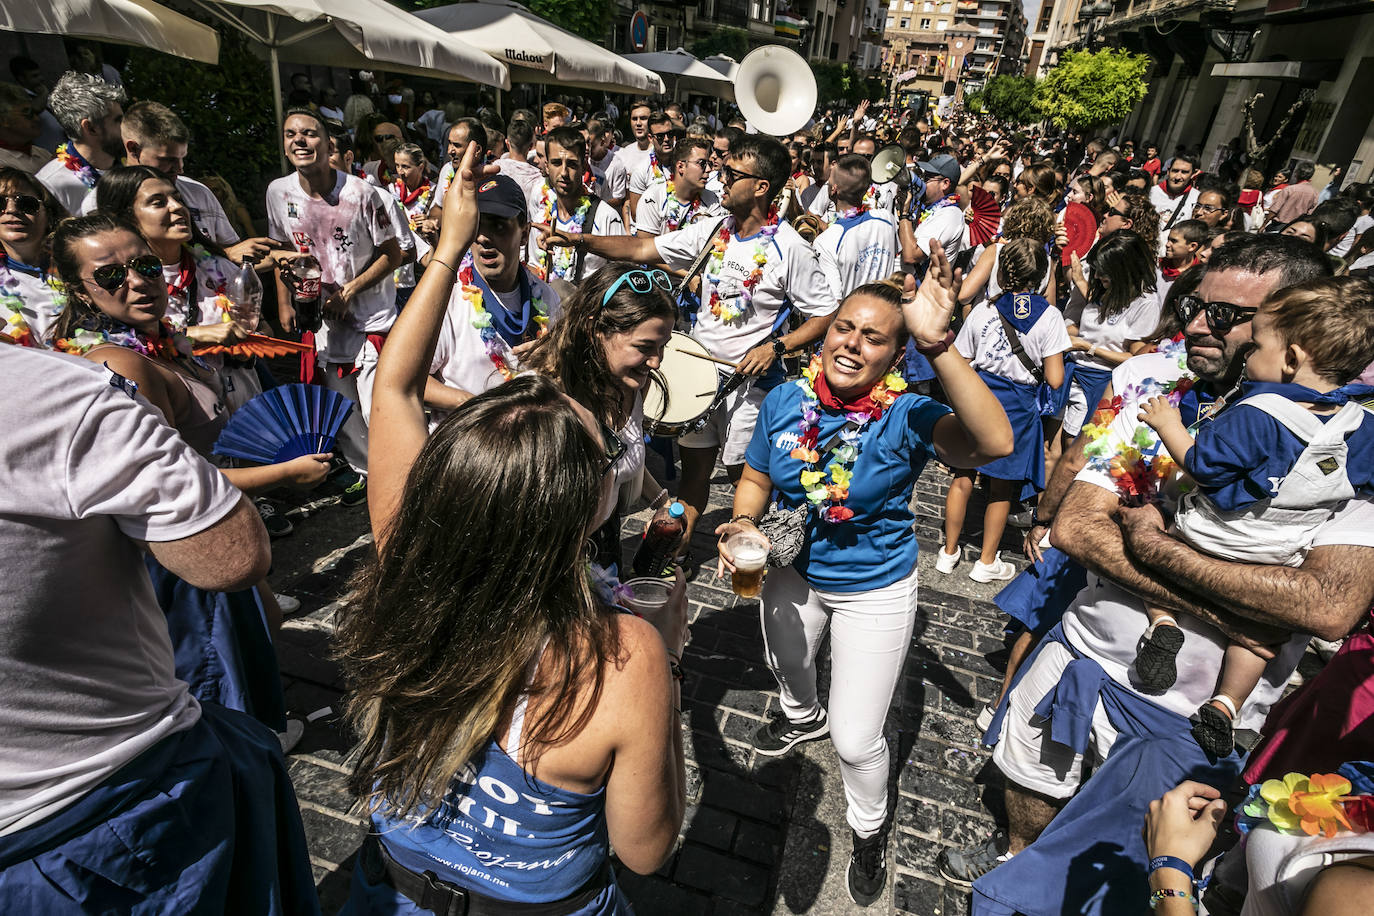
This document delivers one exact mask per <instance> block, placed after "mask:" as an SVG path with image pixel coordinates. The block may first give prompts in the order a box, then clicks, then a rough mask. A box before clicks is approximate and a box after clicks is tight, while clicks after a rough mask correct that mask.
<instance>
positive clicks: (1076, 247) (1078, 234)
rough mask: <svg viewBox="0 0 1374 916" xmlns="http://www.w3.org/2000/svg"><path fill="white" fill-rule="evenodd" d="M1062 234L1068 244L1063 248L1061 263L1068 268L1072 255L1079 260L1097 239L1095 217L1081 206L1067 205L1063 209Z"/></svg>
mask: <svg viewBox="0 0 1374 916" xmlns="http://www.w3.org/2000/svg"><path fill="white" fill-rule="evenodd" d="M1064 232H1065V234H1067V235H1068V237H1069V242H1068V244H1067V245H1065V246H1064V253H1063V263H1064V266H1065V267H1068V266H1069V264H1071V263H1072V262H1073V256H1074V255H1078V256H1079V257H1080V258H1081V257H1083V256H1084V255H1085V254H1087V253H1088V249H1089V248H1091V247H1093V242H1094V241H1096V239H1097V217H1095V216H1093V211H1091V210H1089V209H1088V208H1087V207H1085V206H1083V205H1082V204H1069V205H1068V206H1067V207H1065V208H1064Z"/></svg>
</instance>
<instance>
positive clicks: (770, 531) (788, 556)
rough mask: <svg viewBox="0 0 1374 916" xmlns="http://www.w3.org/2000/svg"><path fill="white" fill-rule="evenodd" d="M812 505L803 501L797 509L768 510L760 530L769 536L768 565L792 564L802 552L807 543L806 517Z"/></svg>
mask: <svg viewBox="0 0 1374 916" xmlns="http://www.w3.org/2000/svg"><path fill="white" fill-rule="evenodd" d="M810 512H811V507H810V506H809V505H807V504H806V503H802V504H801V505H800V506H798V507H797V508H795V509H779V508H778V507H777V506H774V507H773V508H771V509H769V510H768V514H766V515H765V516H764V517H763V519H762V520H761V521H760V522H759V531H760V532H762V533H763V536H764V537H766V538H768V543H769V545H771V546H770V547H769V548H768V565H769V566H774V567H778V568H781V567H784V566H791V565H792V561H793V560H795V559H797V554H799V553H801V549H802V545H803V544H805V543H806V518H807V516H808V515H809V514H810Z"/></svg>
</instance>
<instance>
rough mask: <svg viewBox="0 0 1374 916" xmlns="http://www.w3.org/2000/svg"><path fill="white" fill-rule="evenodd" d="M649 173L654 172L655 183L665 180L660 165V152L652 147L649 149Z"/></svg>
mask: <svg viewBox="0 0 1374 916" xmlns="http://www.w3.org/2000/svg"><path fill="white" fill-rule="evenodd" d="M649 171H650V172H653V175H654V181H662V180H663V169H662V168H660V167H659V164H658V151H657V150H655V149H654V148H653V147H652V146H651V147H649Z"/></svg>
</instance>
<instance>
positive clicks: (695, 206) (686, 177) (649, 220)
mask: <svg viewBox="0 0 1374 916" xmlns="http://www.w3.org/2000/svg"><path fill="white" fill-rule="evenodd" d="M710 157H711V144H710V143H709V142H707V141H706V140H705V139H703V138H701V137H689V138H688V139H686V140H684V141H682V142H681V143H679V144H678V145H677V148H676V149H675V150H673V156H672V164H671V165H670V166H668V167H669V168H670V169H671V174H672V181H671V182H668V181H665V182H662V183H660V184H654V185H651V186H650V187H649V189H648V190H647V191H645V192H644V196H643V197H641V198H640V199H639V209H638V210H637V211H636V212H635V232H634V234H635V235H662V234H663V233H665V232H676V231H677V230H678V229H685V228H686V227H688V226H690V225H692V224H693V223H695V222H697V221H698V220H702V219H712V218H714V217H717V216H719V214H720V212H721V210H720V198H719V197H717V196H716V195H715V194H714V193H712V192H711V191H709V190H707V189H706V169H707V167H708V164H709V162H710ZM670 187H671V188H672V190H671V191H670V190H668V189H669V188H670Z"/></svg>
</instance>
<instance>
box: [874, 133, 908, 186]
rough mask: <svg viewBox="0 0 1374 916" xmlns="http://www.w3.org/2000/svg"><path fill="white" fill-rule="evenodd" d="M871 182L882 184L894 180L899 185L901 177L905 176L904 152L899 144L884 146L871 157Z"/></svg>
mask: <svg viewBox="0 0 1374 916" xmlns="http://www.w3.org/2000/svg"><path fill="white" fill-rule="evenodd" d="M872 168H873V181H874V183H876V184H882V183H883V182H885V181H893V180H894V179H895V180H897V181H898V183H899V184H900V180H901V176H903V175H905V174H906V150H905V149H903V148H902V147H901V146H900V145H899V144H896V143H893V144H892V145H891V146H884V147H883V148H882V149H880V150H878V155H876V156H874V157H873V163H872Z"/></svg>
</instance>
